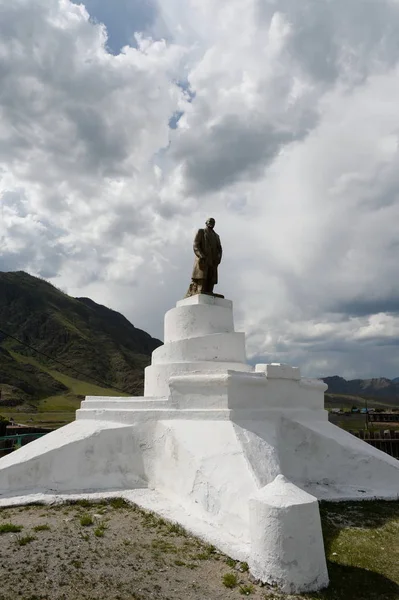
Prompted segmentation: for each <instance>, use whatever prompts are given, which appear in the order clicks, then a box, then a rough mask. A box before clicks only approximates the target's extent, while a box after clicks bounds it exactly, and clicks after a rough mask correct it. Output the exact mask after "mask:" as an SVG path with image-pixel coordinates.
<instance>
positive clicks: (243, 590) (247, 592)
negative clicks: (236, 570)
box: [238, 584, 255, 596]
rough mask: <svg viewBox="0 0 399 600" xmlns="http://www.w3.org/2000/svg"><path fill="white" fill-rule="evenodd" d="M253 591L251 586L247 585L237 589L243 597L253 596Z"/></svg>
mask: <svg viewBox="0 0 399 600" xmlns="http://www.w3.org/2000/svg"><path fill="white" fill-rule="evenodd" d="M254 590H255V588H254V586H253V585H251V584H249V585H240V587H239V588H238V591H239V592H240V594H242V595H243V596H249V595H250V594H253V593H254Z"/></svg>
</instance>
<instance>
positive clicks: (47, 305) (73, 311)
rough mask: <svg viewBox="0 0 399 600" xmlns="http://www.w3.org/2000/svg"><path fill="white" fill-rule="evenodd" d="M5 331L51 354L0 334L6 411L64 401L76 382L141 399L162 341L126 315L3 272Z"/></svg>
mask: <svg viewBox="0 0 399 600" xmlns="http://www.w3.org/2000/svg"><path fill="white" fill-rule="evenodd" d="M0 329H1V330H3V331H4V332H6V333H8V334H11V336H14V337H15V338H17V340H21V341H22V342H24V343H25V344H28V345H29V346H31V347H32V348H35V349H37V350H40V351H41V352H42V353H44V354H45V355H47V356H44V355H43V354H39V353H37V352H35V351H34V350H32V349H29V348H27V347H26V346H24V345H22V344H20V343H18V341H16V339H13V338H12V337H8V336H6V335H4V333H1V331H0V389H1V398H0V404H1V405H3V406H4V404H6V405H7V406H16V405H19V404H22V403H26V402H28V403H30V404H32V403H33V404H34V403H35V402H37V401H39V400H41V399H43V398H46V397H51V398H54V400H56V398H57V396H58V395H60V396H62V395H63V394H64V395H65V394H68V393H69V392H70V388H69V380H71V378H74V381H76V380H82V381H85V382H89V383H91V384H96V383H97V384H98V385H100V386H102V387H103V388H111V389H112V388H114V387H115V388H118V390H122V391H125V392H126V393H128V394H140V393H142V382H143V369H144V367H145V366H147V365H148V364H149V362H150V356H151V353H152V351H153V350H154V349H155V348H157V347H158V346H160V345H161V343H162V342H160V341H159V340H157V339H154V338H152V337H151V336H150V335H149V334H148V333H146V332H145V331H142V330H140V329H137V328H136V327H134V326H133V325H132V324H131V323H130V322H129V321H128V320H127V319H126V318H125V317H124V316H122V315H121V314H120V313H118V312H115V311H113V310H111V309H109V308H106V307H105V306H101V305H100V304H97V303H96V302H93V300H90V299H89V298H72V297H70V296H68V295H67V294H65V293H63V292H62V291H60V290H58V289H56V288H55V287H54V286H52V285H51V284H50V283H48V282H47V281H44V280H42V279H39V278H36V277H33V276H31V275H28V274H27V273H24V272H21V271H19V272H12V273H4V272H0ZM56 361H61V363H62V365H60V364H59V363H58V362H56ZM76 370H77V371H79V373H78V372H77V371H76ZM82 373H83V375H82Z"/></svg>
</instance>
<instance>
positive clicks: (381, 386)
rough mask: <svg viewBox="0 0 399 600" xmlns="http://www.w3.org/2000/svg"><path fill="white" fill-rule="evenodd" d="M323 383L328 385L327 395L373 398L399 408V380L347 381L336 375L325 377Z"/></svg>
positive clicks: (383, 378) (382, 378)
mask: <svg viewBox="0 0 399 600" xmlns="http://www.w3.org/2000/svg"><path fill="white" fill-rule="evenodd" d="M323 381H324V382H325V383H326V384H327V385H328V390H327V394H340V395H346V396H358V397H360V398H373V399H375V400H381V401H383V402H384V404H387V405H392V406H399V380H397V379H394V380H391V379H386V378H385V377H380V378H375V379H352V380H350V381H347V380H346V379H344V378H343V377H338V376H337V375H335V376H333V377H323Z"/></svg>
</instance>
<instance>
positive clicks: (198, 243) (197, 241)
mask: <svg viewBox="0 0 399 600" xmlns="http://www.w3.org/2000/svg"><path fill="white" fill-rule="evenodd" d="M193 250H194V254H195V256H196V257H197V258H202V259H204V258H205V255H204V232H203V230H202V229H198V231H197V234H196V236H195V238H194V245H193Z"/></svg>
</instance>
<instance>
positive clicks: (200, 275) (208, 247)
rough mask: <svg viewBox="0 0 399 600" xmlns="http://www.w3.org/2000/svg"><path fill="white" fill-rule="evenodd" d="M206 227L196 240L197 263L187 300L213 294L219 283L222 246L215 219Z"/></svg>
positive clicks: (209, 220) (198, 233)
mask: <svg viewBox="0 0 399 600" xmlns="http://www.w3.org/2000/svg"><path fill="white" fill-rule="evenodd" d="M205 225H206V227H205V229H199V230H198V232H197V235H196V236H195V239H194V245H193V249H194V254H195V261H194V267H193V273H192V275H191V284H190V287H189V288H188V292H187V294H186V298H188V297H189V296H194V295H195V294H213V288H214V286H215V285H216V284H217V282H218V266H219V265H220V262H221V260H222V253H223V250H222V244H221V243H220V237H219V236H218V234H217V233H216V232H215V231H214V227H215V219H214V218H212V217H211V218H210V219H208V220H207V221H206V223H205Z"/></svg>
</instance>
